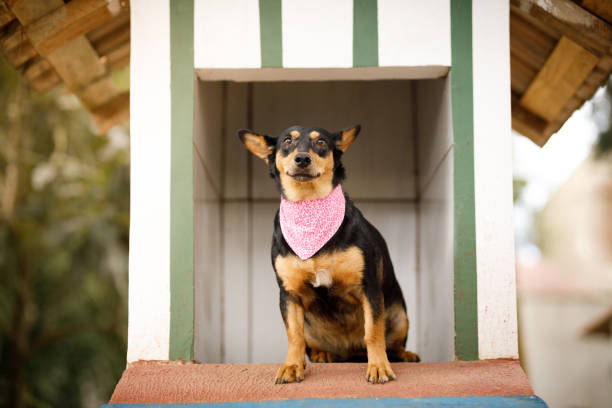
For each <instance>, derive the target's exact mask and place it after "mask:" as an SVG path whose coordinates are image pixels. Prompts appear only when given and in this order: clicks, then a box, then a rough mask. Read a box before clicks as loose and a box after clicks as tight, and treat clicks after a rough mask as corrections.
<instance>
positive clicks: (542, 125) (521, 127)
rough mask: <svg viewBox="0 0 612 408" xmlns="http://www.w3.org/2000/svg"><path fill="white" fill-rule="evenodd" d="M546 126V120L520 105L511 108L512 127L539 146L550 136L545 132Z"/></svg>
mask: <svg viewBox="0 0 612 408" xmlns="http://www.w3.org/2000/svg"><path fill="white" fill-rule="evenodd" d="M547 126H548V122H547V121H546V120H544V119H542V118H540V117H538V116H537V115H534V114H533V113H531V112H529V111H528V110H526V109H524V108H523V107H521V106H520V105H516V106H515V107H514V108H512V129H514V130H516V131H517V132H519V133H520V134H522V135H523V136H527V137H528V138H529V139H531V140H532V141H533V142H534V143H535V144H537V145H538V146H540V147H542V146H544V144H546V141H548V138H549V137H550V135H547V134H546V133H545V132H546V128H547Z"/></svg>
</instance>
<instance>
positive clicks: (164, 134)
mask: <svg viewBox="0 0 612 408" xmlns="http://www.w3.org/2000/svg"><path fill="white" fill-rule="evenodd" d="M130 9H131V21H132V29H131V41H132V55H131V64H130V88H131V89H130V93H131V94H130V126H131V149H130V152H131V175H130V178H131V187H130V207H131V209H132V210H131V211H130V261H129V269H130V274H129V319H128V320H129V321H128V355H127V361H128V362H131V361H136V360H139V359H144V360H167V359H168V351H169V341H170V5H169V0H154V1H151V0H132V3H131V7H130ZM153 118H154V119H153Z"/></svg>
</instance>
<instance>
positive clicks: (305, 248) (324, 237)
mask: <svg viewBox="0 0 612 408" xmlns="http://www.w3.org/2000/svg"><path fill="white" fill-rule="evenodd" d="M345 205H346V203H345V199H344V194H343V193H342V187H341V186H340V185H338V186H337V187H336V188H334V189H333V190H332V192H331V193H329V195H328V196H327V197H323V198H317V199H314V200H302V201H288V200H286V199H285V198H284V197H282V196H281V204H280V211H279V218H280V226H281V231H282V232H283V237H285V241H287V243H288V244H289V246H290V247H291V249H293V252H295V253H296V254H297V255H298V256H299V257H300V258H301V259H308V258H310V257H311V256H313V255H314V254H315V253H317V251H318V250H319V249H321V248H322V247H323V245H325V244H326V243H327V241H329V240H330V239H331V238H332V237H333V236H334V234H335V233H336V231H338V228H340V225H342V221H343V220H344V210H345Z"/></svg>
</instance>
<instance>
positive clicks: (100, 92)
mask: <svg viewBox="0 0 612 408" xmlns="http://www.w3.org/2000/svg"><path fill="white" fill-rule="evenodd" d="M0 51H1V52H2V53H3V54H4V55H5V56H6V58H7V59H8V61H9V62H10V63H11V64H12V65H13V66H14V67H15V68H16V69H17V70H19V71H20V72H21V73H22V74H23V77H24V78H25V80H26V81H27V82H28V83H29V84H30V85H31V86H32V87H33V88H34V89H35V90H37V91H39V92H45V91H47V90H49V89H50V88H52V87H54V86H56V85H59V84H62V83H63V84H64V85H65V86H66V88H67V90H68V91H70V92H73V93H74V94H75V95H76V96H77V97H78V98H79V99H80V100H81V102H82V103H83V104H84V105H85V106H86V107H87V108H88V109H89V110H90V112H91V113H92V116H93V118H94V120H95V123H96V125H97V127H98V130H99V131H100V132H101V133H103V132H105V131H106V130H108V129H109V128H110V127H112V126H114V125H116V124H118V123H120V122H122V121H124V120H126V119H128V118H129V92H120V91H119V90H118V89H116V87H115V85H114V83H113V81H112V80H111V78H110V74H111V72H112V71H114V70H117V69H119V68H122V67H124V66H126V65H127V64H128V63H129V59H130V13H129V1H128V0H0ZM510 62H511V76H512V127H513V128H514V129H515V130H516V131H518V132H519V133H522V134H523V135H525V136H527V137H529V138H530V139H531V140H533V141H534V142H535V143H536V144H538V145H540V146H542V145H544V144H545V143H546V141H548V139H549V138H550V136H551V135H552V134H553V133H555V132H556V131H557V130H559V128H560V127H561V126H562V125H563V123H565V121H566V120H567V119H568V118H569V117H570V116H571V114H572V113H573V112H574V111H575V110H576V109H578V108H579V107H580V106H581V105H582V104H583V103H584V101H586V100H588V99H590V98H591V97H592V96H593V94H594V93H595V91H596V90H597V88H599V87H600V86H601V85H603V84H604V83H605V82H606V80H607V79H608V77H609V76H610V73H611V72H612V1H610V0H574V1H570V0H510Z"/></svg>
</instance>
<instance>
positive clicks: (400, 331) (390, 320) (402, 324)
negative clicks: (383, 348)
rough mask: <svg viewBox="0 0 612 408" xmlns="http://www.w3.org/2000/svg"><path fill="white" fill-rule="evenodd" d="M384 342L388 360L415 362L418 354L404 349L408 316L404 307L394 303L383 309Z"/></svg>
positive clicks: (418, 359)
mask: <svg viewBox="0 0 612 408" xmlns="http://www.w3.org/2000/svg"><path fill="white" fill-rule="evenodd" d="M385 325H386V327H385V343H386V345H387V356H388V357H389V361H393V362H405V363H416V362H419V361H421V359H420V357H419V355H418V354H416V353H413V352H411V351H407V350H405V348H406V339H407V338H408V326H409V323H408V317H407V315H406V311H405V310H404V307H403V306H402V305H401V304H400V303H395V304H393V305H391V306H390V307H389V308H387V309H386V310H385Z"/></svg>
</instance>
